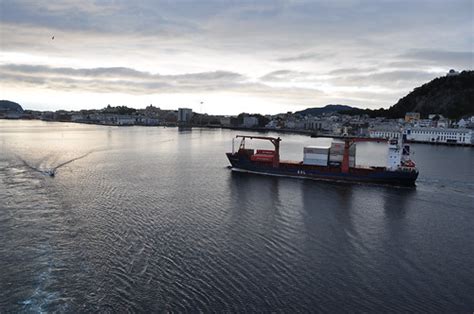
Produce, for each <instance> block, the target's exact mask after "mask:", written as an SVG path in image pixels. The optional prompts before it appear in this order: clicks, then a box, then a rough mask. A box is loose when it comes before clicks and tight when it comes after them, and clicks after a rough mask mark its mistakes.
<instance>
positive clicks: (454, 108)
mask: <svg viewBox="0 0 474 314" xmlns="http://www.w3.org/2000/svg"><path fill="white" fill-rule="evenodd" d="M406 112H419V113H420V114H421V116H422V117H427V116H428V115H429V114H431V113H439V114H442V115H443V116H445V117H448V118H451V119H459V118H461V117H462V116H466V115H474V71H463V72H461V73H459V74H458V75H453V76H442V77H438V78H436V79H434V80H432V81H430V82H428V83H426V84H423V85H422V86H420V87H417V88H415V89H414V90H413V91H412V92H410V93H409V94H408V95H406V96H405V97H403V98H401V99H400V100H399V101H398V102H397V103H396V104H395V105H393V106H392V107H390V108H389V109H378V110H370V109H365V110H363V109H353V110H347V111H344V112H341V113H347V114H368V115H370V116H373V117H374V116H379V117H387V118H402V117H404V116H405V113H406Z"/></svg>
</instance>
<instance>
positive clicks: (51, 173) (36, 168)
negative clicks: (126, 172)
mask: <svg viewBox="0 0 474 314" xmlns="http://www.w3.org/2000/svg"><path fill="white" fill-rule="evenodd" d="M97 151H101V150H91V151H89V152H87V153H85V154H83V155H81V156H78V157H74V158H72V159H69V160H67V161H65V162H62V163H60V164H59V165H56V166H54V167H51V168H48V169H44V168H42V167H40V166H34V165H32V164H30V163H28V162H27V161H26V160H25V159H23V158H22V157H21V156H18V155H17V157H18V159H19V160H20V161H21V162H22V163H23V165H24V166H25V167H27V168H29V169H30V170H33V171H35V172H38V173H41V174H43V175H47V176H50V177H54V176H55V175H56V171H57V170H58V169H59V168H61V167H64V166H66V165H68V164H70V163H72V162H74V161H77V160H79V159H83V158H86V157H87V156H89V155H90V154H92V153H95V152H97Z"/></svg>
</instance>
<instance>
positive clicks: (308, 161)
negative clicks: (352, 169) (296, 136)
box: [303, 158, 328, 166]
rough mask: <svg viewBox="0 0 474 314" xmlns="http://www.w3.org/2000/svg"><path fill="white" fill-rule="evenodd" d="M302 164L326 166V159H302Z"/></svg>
mask: <svg viewBox="0 0 474 314" xmlns="http://www.w3.org/2000/svg"><path fill="white" fill-rule="evenodd" d="M303 164H305V165H315V166H327V165H328V160H327V159H307V158H305V159H303Z"/></svg>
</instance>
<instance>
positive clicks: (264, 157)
mask: <svg viewBox="0 0 474 314" xmlns="http://www.w3.org/2000/svg"><path fill="white" fill-rule="evenodd" d="M273 158H275V151H274V150H266V149H257V153H256V154H255V155H252V156H251V157H250V160H252V161H261V162H273Z"/></svg>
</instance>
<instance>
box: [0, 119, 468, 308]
mask: <svg viewBox="0 0 474 314" xmlns="http://www.w3.org/2000/svg"><path fill="white" fill-rule="evenodd" d="M238 133H242V132H238ZM236 134H237V132H233V131H229V130H208V129H193V130H186V131H179V130H178V129H176V128H154V127H150V128H144V127H128V128H118V127H104V126H94V125H78V124H67V123H45V122H38V121H0V143H1V151H0V243H2V245H1V246H0V260H1V261H2V272H1V273H0V289H1V291H2V294H0V311H1V312H18V311H26V312H41V311H49V312H52V311H59V312H95V311H114V312H115V311H117V312H122V311H127V310H128V311H143V312H144V311H153V312H155V311H167V310H170V311H171V310H173V311H177V312H181V311H183V312H184V311H189V310H201V311H206V312H211V311H214V312H222V311H226V312H227V311H235V312H256V311H262V310H263V311H285V312H294V311H300V312H314V311H326V312H336V311H337V312H339V311H354V310H356V311H371V312H379V311H380V312H382V311H383V312H385V311H397V312H398V311H410V312H414V311H437V312H438V311H439V312H441V311H442V312H448V311H449V312H452V311H456V312H458V311H459V312H463V311H466V310H467V311H471V310H472V309H471V307H470V305H472V304H473V303H474V302H473V298H472V296H473V295H474V293H472V287H473V286H474V282H473V278H474V276H473V273H472V267H471V265H472V264H474V257H473V255H474V254H473V252H474V250H473V247H472V244H471V242H472V241H471V239H472V237H473V235H474V234H473V231H472V224H471V222H472V221H473V218H474V217H473V215H474V213H473V211H472V210H471V208H472V200H473V197H474V193H473V187H474V186H473V185H472V184H473V182H472V176H470V175H467V174H466V173H468V172H469V169H473V168H472V167H471V165H472V162H473V160H474V155H473V151H472V149H469V148H467V149H466V148H456V147H449V148H446V149H445V148H442V149H440V148H439V147H435V146H423V145H414V147H413V149H414V150H415V158H416V161H417V163H418V166H419V168H420V178H419V181H418V184H417V187H416V188H411V189H406V188H392V187H386V186H377V185H363V184H341V183H328V182H318V181H312V180H301V179H288V178H279V177H266V176H261V175H253V174H245V173H233V172H231V171H229V169H228V168H227V165H228V161H227V160H226V157H225V155H224V152H226V151H229V150H230V142H231V139H232V137H234V136H235V135H236ZM271 135H276V136H278V135H277V134H271ZM280 136H282V138H283V143H282V155H283V156H282V158H284V159H301V157H302V147H303V146H304V145H314V143H315V141H316V140H317V139H311V138H309V137H303V136H299V135H280ZM369 144H371V143H369ZM358 149H359V151H360V154H364V152H365V153H366V154H367V156H368V157H370V158H374V156H379V155H377V154H378V153H377V151H378V152H379V153H380V147H373V146H370V145H368V146H365V147H362V148H358ZM367 152H369V153H367ZM358 154H359V153H358ZM358 158H359V159H361V160H362V159H363V157H358ZM380 158H382V159H383V158H384V157H383V156H382V157H380ZM446 161H449V165H457V166H456V167H454V166H447V167H446V168H443V167H444V166H440V165H446V164H447V162H446ZM48 169H56V176H55V177H54V178H50V177H48V176H45V175H44V174H42V173H40V172H39V171H45V170H48ZM444 169H446V171H445V170H444ZM38 170H39V171H38Z"/></svg>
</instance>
